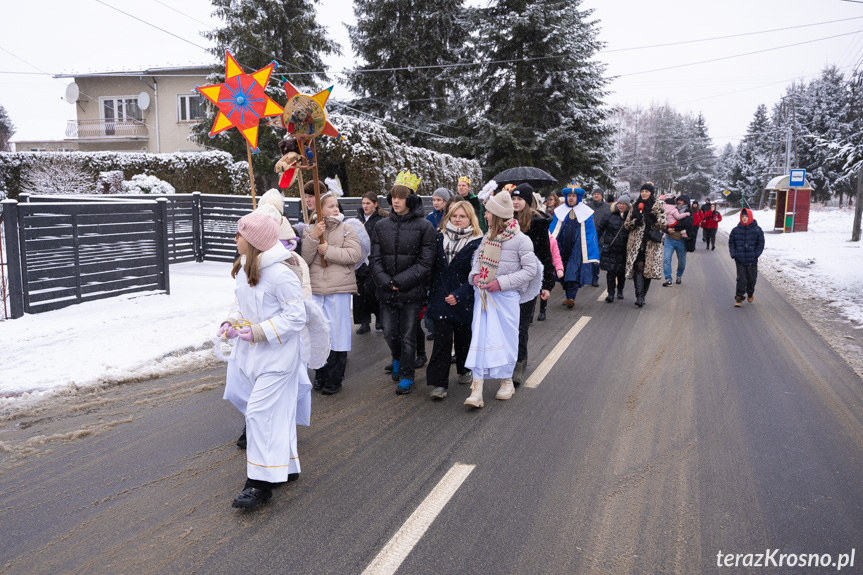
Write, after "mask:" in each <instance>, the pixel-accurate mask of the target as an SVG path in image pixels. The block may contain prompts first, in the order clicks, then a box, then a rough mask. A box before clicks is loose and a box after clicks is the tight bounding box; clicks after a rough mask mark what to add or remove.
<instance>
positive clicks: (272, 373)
mask: <svg viewBox="0 0 863 575" xmlns="http://www.w3.org/2000/svg"><path fill="white" fill-rule="evenodd" d="M278 238H279V226H278V224H276V223H275V222H274V221H273V219H271V218H270V217H268V216H267V215H265V214H262V213H259V212H253V213H251V214H249V215H247V216H244V217H242V218H240V221H239V223H238V226H237V237H236V242H237V251H238V252H239V253H240V258H239V259H238V260H237V262H236V263H235V264H234V269H233V271H232V276H234V277H235V278H236V281H237V285H236V289H235V294H236V306H235V310H234V311H232V313H231V314H230V316H229V318H228V319H227V320H225V321H224V322H222V325H221V327H220V329H219V333H218V335H220V336H222V335H223V336H224V337H227V338H229V339H232V338H237V337H238V338H239V339H240V341H238V342H237V343H236V346H237V349H236V352H235V354H234V356H233V357H232V358H231V359H230V361H229V362H228V373H227V380H228V381H227V385H226V398H227V399H230V400H232V402H234V405H235V406H236V407H237V409H239V410H240V411H241V412H244V413H245V416H246V434H247V441H248V447H247V451H246V476H247V480H246V485H245V487H244V489H243V491H242V493H240V495H238V496H237V497H236V498H235V499H234V502H233V506H234V507H238V508H242V509H252V508H254V507H257V506H258V505H260V504H262V503H264V502H265V501H267V500H268V499H270V498H271V497H272V489H273V487H275V486H276V485H278V484H280V483H284V482H286V481H289V480H291V479H295V478H296V477H297V476H298V474H299V473H300V461H299V457H298V455H297V430H296V417H297V395H298V391H299V385H300V381H301V378H302V373H301V372H302V370H303V369H304V365H303V363H302V361H301V345H302V342H301V337H300V332H301V330H302V329H303V327H304V326H305V325H306V308H305V305H304V304H303V294H302V288H301V285H300V281H299V280H298V279H297V276H296V274H295V273H294V272H293V271H291V269H290V268H288V267H287V266H286V265H284V264H283V263H282V262H283V261H284V260H285V259H287V258H288V257H289V255H290V254H289V252H288V250H286V249H285V247H284V246H283V245H282V244H281V243H280V242H279V241H278ZM229 389H234V390H236V392H235V393H233V394H231V395H230V396H229V394H228V390H229ZM245 398H248V399H247V401H246V402H245V404H244V405H239V404H238V403H243V400H244V399H245Z"/></svg>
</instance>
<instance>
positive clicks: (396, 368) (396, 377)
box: [392, 359, 401, 381]
mask: <svg viewBox="0 0 863 575" xmlns="http://www.w3.org/2000/svg"><path fill="white" fill-rule="evenodd" d="M392 376H393V381H398V380H399V379H401V378H400V377H399V360H397V359H394V360H393V373H392Z"/></svg>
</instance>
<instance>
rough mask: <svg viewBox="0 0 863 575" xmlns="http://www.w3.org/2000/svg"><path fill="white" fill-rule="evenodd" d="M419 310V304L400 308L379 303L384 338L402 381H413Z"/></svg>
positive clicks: (405, 305) (409, 304)
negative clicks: (397, 365)
mask: <svg viewBox="0 0 863 575" xmlns="http://www.w3.org/2000/svg"><path fill="white" fill-rule="evenodd" d="M420 309H422V305H421V304H420V302H411V303H406V304H402V305H401V307H394V306H389V305H385V304H383V303H381V316H382V319H383V324H384V338H385V339H386V340H387V345H388V346H389V347H390V353H391V354H392V356H393V359H395V360H398V362H399V375H400V376H401V378H402V379H409V380H411V381H413V379H414V363H415V362H416V357H417V339H418V338H417V329H419V327H420V326H419V316H420ZM423 351H425V350H423Z"/></svg>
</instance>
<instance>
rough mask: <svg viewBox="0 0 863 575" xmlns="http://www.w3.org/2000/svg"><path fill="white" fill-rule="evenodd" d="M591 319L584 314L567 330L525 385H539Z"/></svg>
mask: <svg viewBox="0 0 863 575" xmlns="http://www.w3.org/2000/svg"><path fill="white" fill-rule="evenodd" d="M589 321H590V317H588V316H586V315H585V316H582V317H581V319H579V320H578V321H577V322H575V325H574V326H572V328H571V329H570V330H569V331H568V332H567V334H566V335H565V336H563V339H562V340H560V341H559V342H558V344H557V345H556V346H554V349H553V350H551V353H549V354H548V355H547V356H546V357H545V359H544V360H542V363H540V364H539V367H537V368H536V369H535V370H533V373H531V374H530V377H529V378H527V381H526V382H525V383H524V386H525V387H530V388H534V387H538V386H539V384H540V383H542V380H543V379H545V376H546V375H548V372H549V371H551V368H552V367H554V364H555V363H557V360H558V359H560V356H562V355H563V352H565V351H566V348H568V347H569V344H570V343H572V340H573V339H575V336H577V335H578V332H580V331H581V330H582V328H583V327H584V326H586V325H587V322H589Z"/></svg>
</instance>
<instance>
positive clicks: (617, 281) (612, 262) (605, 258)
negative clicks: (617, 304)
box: [597, 194, 629, 303]
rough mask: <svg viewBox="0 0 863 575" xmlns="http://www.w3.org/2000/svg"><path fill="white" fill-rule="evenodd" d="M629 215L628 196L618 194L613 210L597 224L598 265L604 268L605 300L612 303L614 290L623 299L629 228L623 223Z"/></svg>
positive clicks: (618, 297)
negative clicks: (606, 289)
mask: <svg viewBox="0 0 863 575" xmlns="http://www.w3.org/2000/svg"><path fill="white" fill-rule="evenodd" d="M627 215H629V196H628V195H626V194H624V195H622V196H620V198H619V199H618V200H617V203H616V204H615V210H614V211H613V212H611V213H610V214H608V216H606V217H605V219H603V220H602V223H601V224H600V225H599V230H598V231H597V234H598V236H599V258H600V259H599V266H600V268H602V269H603V270H605V272H606V274H605V281H606V284H607V286H608V296H607V297H606V298H605V301H606V302H608V303H614V297H615V291H616V292H617V299H623V286H624V284H625V283H626V243H627V240H628V239H629V230H627V229H626V227H625V226H624V225H623V224H624V223H625V222H626V216H627Z"/></svg>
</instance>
